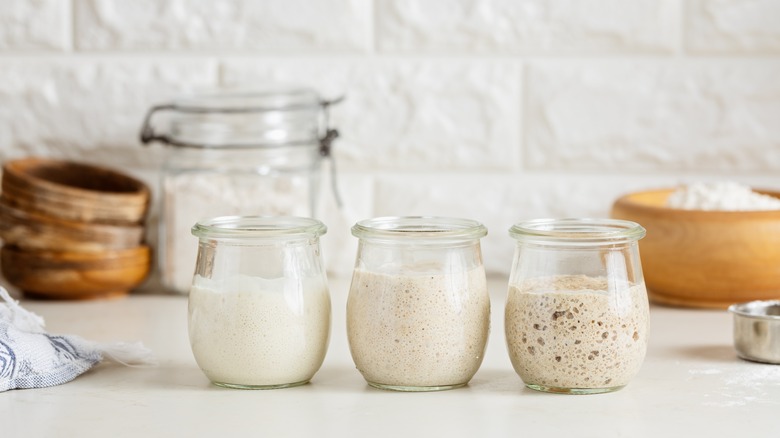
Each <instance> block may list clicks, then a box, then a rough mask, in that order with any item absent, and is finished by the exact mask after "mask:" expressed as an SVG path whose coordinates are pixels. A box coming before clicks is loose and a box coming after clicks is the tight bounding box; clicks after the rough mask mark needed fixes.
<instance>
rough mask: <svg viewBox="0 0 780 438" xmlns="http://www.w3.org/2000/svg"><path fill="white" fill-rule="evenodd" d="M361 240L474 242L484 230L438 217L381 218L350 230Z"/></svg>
mask: <svg viewBox="0 0 780 438" xmlns="http://www.w3.org/2000/svg"><path fill="white" fill-rule="evenodd" d="M352 235H353V236H355V237H357V238H360V239H365V238H368V239H382V240H392V241H397V240H407V239H409V240H415V241H453V240H460V241H462V240H476V239H479V238H482V237H485V236H486V235H487V228H486V227H485V226H484V225H482V224H481V223H480V222H477V221H475V220H472V219H461V218H452V217H441V216H383V217H375V218H372V219H364V220H362V221H359V222H357V223H356V224H355V225H354V226H353V227H352Z"/></svg>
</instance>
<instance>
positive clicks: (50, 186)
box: [2, 158, 149, 224]
mask: <svg viewBox="0 0 780 438" xmlns="http://www.w3.org/2000/svg"><path fill="white" fill-rule="evenodd" d="M2 187H3V193H2V199H3V200H4V202H6V204H8V205H11V206H14V207H16V208H18V209H20V210H24V211H27V212H31V213H37V214H41V215H45V216H51V217H55V218H59V219H64V220H70V221H80V222H98V223H101V222H102V223H129V224H138V223H141V222H142V221H143V219H144V217H145V215H146V211H147V208H148V206H149V188H148V187H146V185H145V184H144V183H143V182H141V181H139V180H137V179H135V178H132V177H130V176H128V175H125V174H123V173H120V172H117V171H115V170H111V169H108V168H105V167H98V166H92V165H87V164H80V163H73V162H70V161H59V160H50V159H45V158H24V159H20V160H13V161H9V162H7V163H5V165H4V166H3V180H2Z"/></svg>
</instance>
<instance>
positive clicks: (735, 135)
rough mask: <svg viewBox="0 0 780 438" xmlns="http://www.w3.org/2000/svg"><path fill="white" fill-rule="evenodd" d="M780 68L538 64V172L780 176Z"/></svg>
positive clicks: (534, 123)
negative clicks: (775, 172) (706, 172)
mask: <svg viewBox="0 0 780 438" xmlns="http://www.w3.org/2000/svg"><path fill="white" fill-rule="evenodd" d="M778 77H780V62H778V61H777V60H771V61H764V60H761V61H748V60H743V61H740V62H731V61H729V62H721V61H679V60H674V61H671V60H669V61H666V60H664V61H658V60H652V61H646V60H641V61H633V60H632V61H626V60H607V61H593V60H587V61H575V62H571V61H540V62H533V63H532V64H531V67H530V73H529V78H528V87H529V98H528V110H527V114H528V126H527V137H526V138H527V140H528V143H527V146H528V149H527V153H528V163H529V166H530V167H533V168H535V169H545V168H558V169H598V170H607V171H610V172H625V171H628V170H733V171H753V170H763V171H771V170H780V123H778V121H780V81H778Z"/></svg>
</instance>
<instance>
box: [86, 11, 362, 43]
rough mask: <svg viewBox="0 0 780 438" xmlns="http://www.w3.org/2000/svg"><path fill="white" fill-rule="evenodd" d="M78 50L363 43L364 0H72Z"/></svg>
mask: <svg viewBox="0 0 780 438" xmlns="http://www.w3.org/2000/svg"><path fill="white" fill-rule="evenodd" d="M73 1H74V2H75V15H76V45H77V47H78V48H80V49H84V50H117V49H153V50H197V49H227V50H261V51H277V52H278V51H285V50H330V51H365V50H366V49H367V48H368V47H369V45H370V43H371V30H372V25H371V21H370V19H369V18H370V14H371V8H370V5H371V3H370V2H368V1H364V0H317V1H308V0H265V1H251V0H222V1H212V0H171V1H153V2H148V1H144V2H139V1H126V0H73Z"/></svg>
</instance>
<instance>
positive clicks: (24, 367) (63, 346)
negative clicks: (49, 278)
mask: <svg viewBox="0 0 780 438" xmlns="http://www.w3.org/2000/svg"><path fill="white" fill-rule="evenodd" d="M104 358H106V359H113V360H114V361H116V362H119V363H122V364H125V365H142V364H151V363H152V362H153V361H152V359H151V355H150V352H149V350H148V349H146V348H145V347H144V346H143V345H142V344H141V343H131V344H128V343H122V342H117V343H108V344H100V343H96V342H90V341H87V340H84V339H82V338H80V337H78V336H54V335H50V334H47V333H46V332H45V330H44V321H43V318H41V317H40V316H38V315H36V314H35V313H32V312H30V311H28V310H25V309H24V308H23V307H22V306H21V305H19V303H18V302H17V301H15V300H14V299H12V298H11V296H10V295H9V294H8V292H7V291H6V290H5V289H4V288H2V287H0V392H3V391H8V390H9V389H22V388H43V387H47V386H54V385H60V384H63V383H66V382H70V381H71V380H73V379H75V378H76V377H78V376H79V375H80V374H82V373H84V372H85V371H87V370H88V369H90V368H92V367H93V366H95V365H96V364H97V363H98V362H100V361H101V360H103V359H104Z"/></svg>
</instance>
